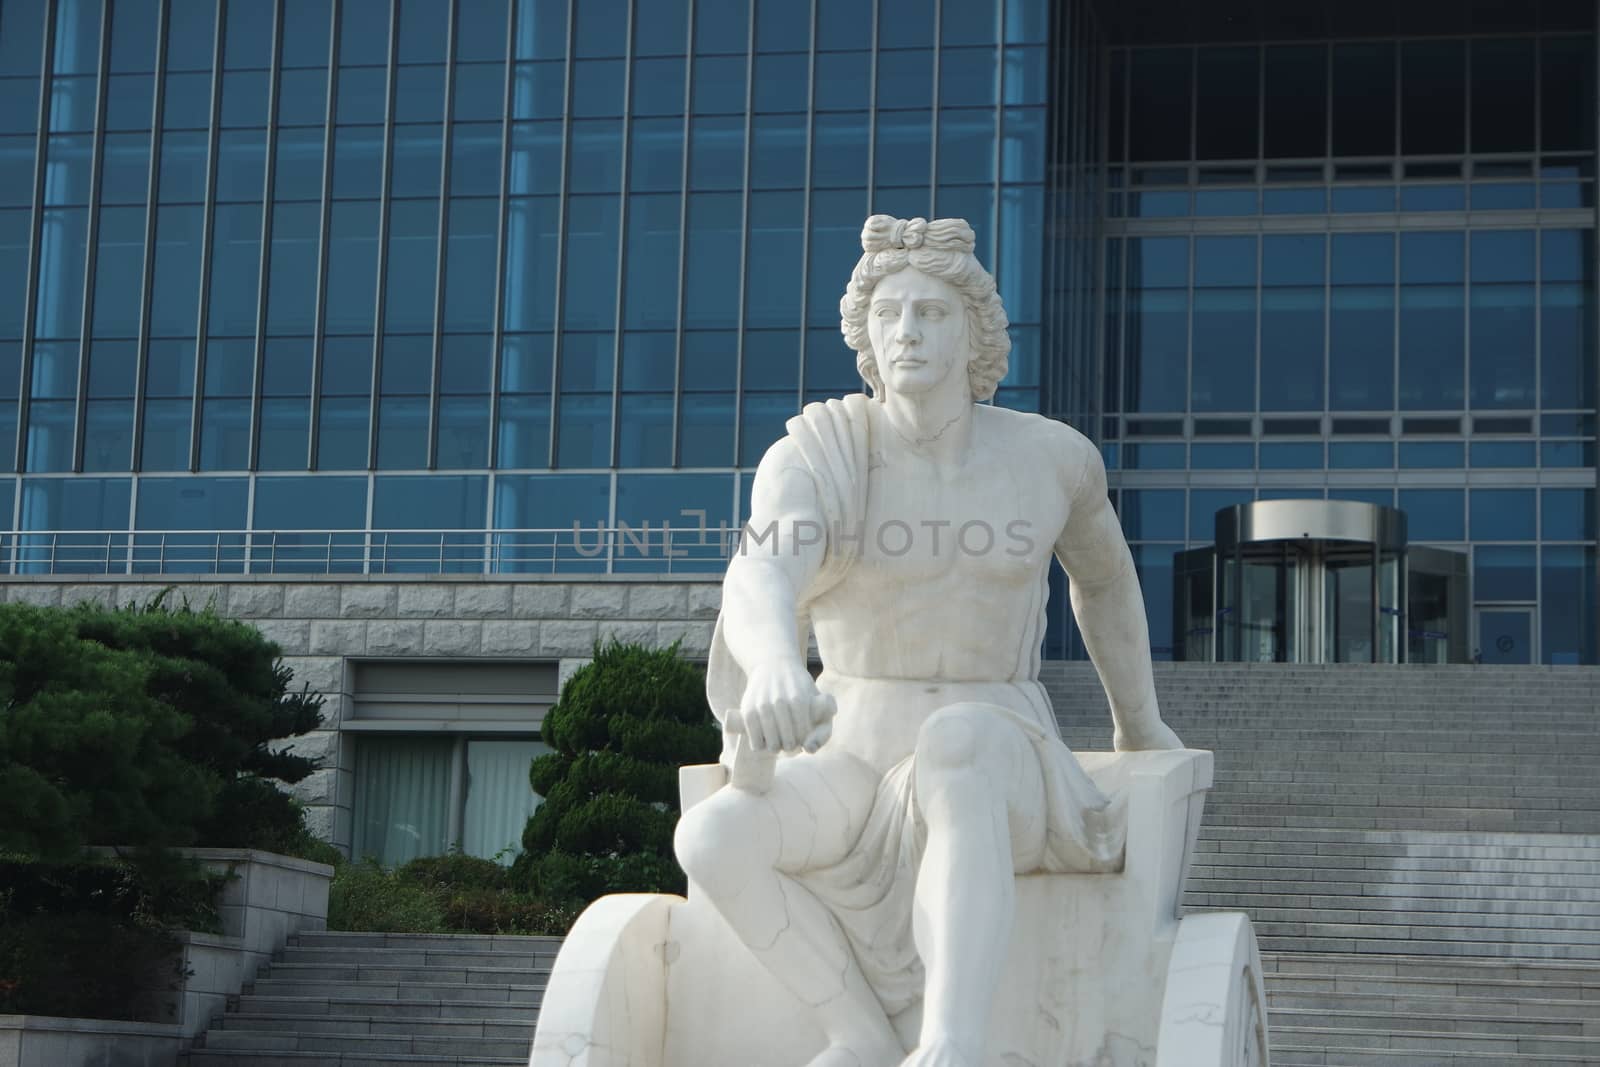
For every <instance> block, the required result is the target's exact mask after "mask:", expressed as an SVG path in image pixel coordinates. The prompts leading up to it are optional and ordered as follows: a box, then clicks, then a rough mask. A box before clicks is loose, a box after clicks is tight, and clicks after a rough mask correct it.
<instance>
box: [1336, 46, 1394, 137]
mask: <svg viewBox="0 0 1600 1067" xmlns="http://www.w3.org/2000/svg"><path fill="white" fill-rule="evenodd" d="M1394 113H1395V46H1394V45H1393V44H1391V43H1380V44H1337V45H1334V46H1333V154H1334V155H1336V156H1392V155H1394V151H1395V140H1394V133H1395V130H1394Z"/></svg>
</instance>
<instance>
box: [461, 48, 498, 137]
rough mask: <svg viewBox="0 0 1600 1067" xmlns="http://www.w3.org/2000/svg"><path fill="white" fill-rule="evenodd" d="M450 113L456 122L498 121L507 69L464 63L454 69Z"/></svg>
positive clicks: (493, 65) (492, 65)
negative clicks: (454, 83)
mask: <svg viewBox="0 0 1600 1067" xmlns="http://www.w3.org/2000/svg"><path fill="white" fill-rule="evenodd" d="M455 78H456V87H455V99H454V101H453V102H452V104H451V111H452V113H453V115H454V117H455V120H456V121H457V122H473V121H486V120H489V119H495V120H498V119H499V118H500V116H501V115H503V114H505V97H506V65H505V64H504V63H463V64H461V65H459V66H457V67H456V74H455Z"/></svg>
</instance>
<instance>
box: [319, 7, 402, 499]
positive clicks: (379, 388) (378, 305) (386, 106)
mask: <svg viewBox="0 0 1600 1067" xmlns="http://www.w3.org/2000/svg"><path fill="white" fill-rule="evenodd" d="M341 3H342V0H341ZM399 48H400V12H399V0H392V2H391V3H390V5H389V48H388V67H387V69H386V71H385V78H384V97H383V158H382V160H381V162H380V166H381V167H382V173H381V175H380V177H379V181H378V254H377V256H376V257H375V259H376V261H377V266H376V267H375V268H374V271H375V273H376V274H377V278H376V279H375V280H374V283H373V284H374V296H373V301H372V346H373V348H372V400H371V403H370V404H369V405H368V407H367V411H368V413H369V415H368V421H367V468H368V469H369V470H370V469H374V468H376V467H377V465H378V429H379V418H380V416H381V414H382V409H383V405H382V399H383V349H384V344H383V317H384V304H385V302H386V301H387V298H388V291H387V286H386V285H385V278H386V277H387V272H386V271H385V270H384V264H385V263H386V261H387V260H388V256H389V185H390V183H391V181H392V180H393V175H394V162H393V159H392V156H393V155H394V95H395V82H396V81H397V80H398V70H397V68H396V58H395V57H396V55H397V54H398V52H399ZM338 55H339V23H338V21H335V23H334V26H333V45H332V56H331V58H330V60H329V63H330V65H331V69H332V70H333V71H334V72H335V73H334V80H333V81H332V82H330V86H329V90H328V139H327V153H326V155H325V156H324V158H323V162H324V165H325V167H326V169H325V170H324V172H323V192H322V212H323V224H322V233H323V236H322V255H321V258H320V259H319V261H318V270H320V271H321V272H322V273H323V274H326V273H327V264H328V214H329V212H330V210H331V202H332V198H333V134H334V129H335V126H334V120H335V119H336V118H337V117H338V114H337V111H336V110H335V108H334V104H335V100H336V97H337V96H338V93H337V89H338V84H337V70H338ZM325 304H326V300H325V299H324V296H323V292H322V283H320V282H319V283H318V285H317V338H316V344H317V351H318V352H321V351H322V345H323V339H322V331H323V317H324V315H325V314H326V308H325Z"/></svg>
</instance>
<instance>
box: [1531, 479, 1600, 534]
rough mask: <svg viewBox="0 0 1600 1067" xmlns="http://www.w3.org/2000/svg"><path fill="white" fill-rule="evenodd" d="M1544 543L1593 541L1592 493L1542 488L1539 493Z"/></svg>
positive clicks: (1580, 490) (1581, 490)
mask: <svg viewBox="0 0 1600 1067" xmlns="http://www.w3.org/2000/svg"><path fill="white" fill-rule="evenodd" d="M1539 497H1540V501H1539V502H1540V507H1541V508H1542V515H1543V525H1542V526H1541V528H1540V536H1541V537H1542V538H1543V539H1544V540H1546V541H1592V540H1594V531H1595V523H1594V490H1593V489H1544V490H1542V491H1541V492H1540V494H1539Z"/></svg>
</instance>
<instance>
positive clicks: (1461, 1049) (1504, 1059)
mask: <svg viewBox="0 0 1600 1067" xmlns="http://www.w3.org/2000/svg"><path fill="white" fill-rule="evenodd" d="M1270 1034H1271V1035H1272V1043H1273V1049H1272V1058H1273V1062H1275V1063H1281V1062H1283V1061H1282V1060H1280V1059H1279V1056H1278V1051H1279V1049H1278V1046H1279V1043H1282V1044H1283V1045H1285V1046H1288V1047H1290V1048H1308V1047H1315V1046H1321V1047H1322V1048H1323V1049H1324V1051H1325V1054H1326V1055H1327V1056H1328V1057H1329V1058H1328V1059H1327V1060H1326V1061H1325V1062H1327V1063H1339V1064H1361V1063H1372V1064H1400V1063H1438V1062H1440V1060H1439V1059H1433V1060H1426V1059H1421V1060H1419V1059H1416V1058H1413V1059H1409V1060H1406V1059H1399V1058H1393V1054H1395V1053H1404V1054H1407V1055H1410V1056H1412V1057H1416V1056H1418V1055H1419V1054H1426V1055H1429V1056H1434V1057H1439V1056H1459V1055H1461V1054H1463V1053H1466V1054H1470V1055H1474V1056H1481V1057H1497V1059H1496V1060H1495V1061H1494V1062H1501V1063H1516V1064H1518V1065H1519V1067H1523V1065H1524V1061H1523V1060H1522V1059H1521V1058H1520V1057H1535V1058H1539V1059H1544V1060H1547V1061H1549V1062H1551V1063H1562V1064H1572V1063H1600V1042H1597V1041H1594V1040H1592V1039H1588V1038H1581V1037H1554V1036H1546V1035H1537V1034H1530V1035H1526V1036H1518V1035H1495V1034H1471V1033H1461V1032H1459V1031H1451V1030H1444V1031H1423V1030H1416V1031H1402V1032H1395V1031H1392V1030H1388V1029H1384V1028H1375V1029H1359V1028H1354V1027H1352V1028H1349V1029H1345V1028H1341V1027H1333V1026H1311V1025H1307V1026H1287V1025H1275V1026H1274V1028H1273V1029H1272V1030H1271V1031H1270ZM1313 1042H1315V1045H1313ZM1355 1051H1364V1052H1366V1053H1368V1054H1372V1053H1378V1052H1381V1053H1383V1056H1384V1058H1381V1059H1366V1060H1362V1059H1352V1058H1350V1056H1349V1053H1351V1052H1355ZM1335 1055H1337V1057H1338V1058H1337V1059H1335V1058H1334V1056H1335Z"/></svg>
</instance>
